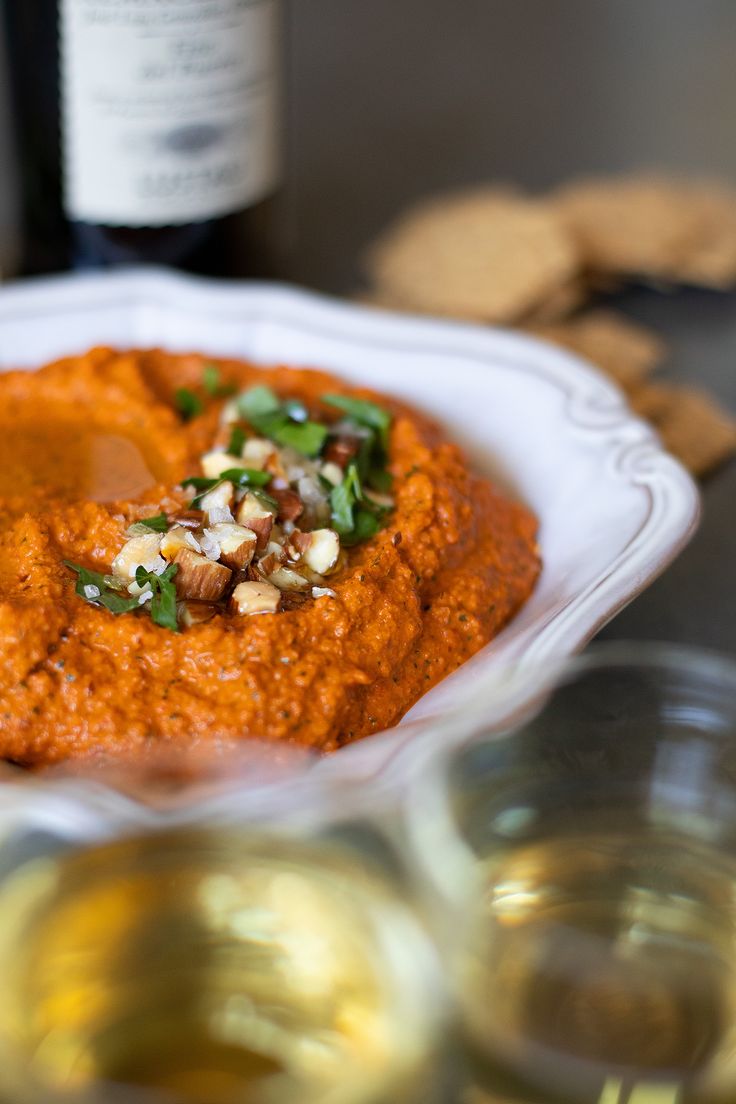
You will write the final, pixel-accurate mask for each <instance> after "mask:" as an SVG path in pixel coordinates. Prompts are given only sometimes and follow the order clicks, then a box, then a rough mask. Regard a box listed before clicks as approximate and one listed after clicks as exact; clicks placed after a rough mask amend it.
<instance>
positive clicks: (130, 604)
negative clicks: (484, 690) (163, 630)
mask: <svg viewBox="0 0 736 1104" xmlns="http://www.w3.org/2000/svg"><path fill="white" fill-rule="evenodd" d="M64 564H65V566H66V567H68V568H70V569H71V570H72V571H75V572H76V574H77V583H76V586H75V587H74V591H75V593H76V594H78V595H79V597H80V598H84V600H85V602H89V603H90V605H93V606H104V608H105V609H107V610H109V611H110V613H115V614H118V613H129V612H130V611H131V610H134V609H136V607H137V606H138V599H137V598H124V597H123V595H122V594H121V593H120V591H121V590H123V589H124V588H125V582H124V580H122V579H116V578H115V577H114V576H112V575H101V574H100V572H99V571H90V570H89V568H87V567H82V565H81V564H76V563H72V561H71V560H64ZM93 591H97V593H94V592H93Z"/></svg>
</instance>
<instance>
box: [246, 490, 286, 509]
mask: <svg viewBox="0 0 736 1104" xmlns="http://www.w3.org/2000/svg"><path fill="white" fill-rule="evenodd" d="M251 493H252V494H254V495H255V496H256V498H257V499H258V501H259V502H260V503H261V505H262V506H265V507H266V509H267V510H274V511H275V512H276V513H278V512H279V509H280V507H279V504H278V502H277V501H276V499H275V498H272V497H271V495H270V494H266V492H265V491H261V490H258V489H255V488H254V489H253V491H252V492H251Z"/></svg>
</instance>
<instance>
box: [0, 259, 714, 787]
mask: <svg viewBox="0 0 736 1104" xmlns="http://www.w3.org/2000/svg"><path fill="white" fill-rule="evenodd" d="M95 344H109V345H113V346H118V347H134V346H138V347H141V346H149V347H150V346H157V345H158V346H165V347H166V348H167V349H170V350H174V351H193V350H197V351H202V352H207V353H210V354H212V355H213V356H217V355H221V356H234V357H245V358H248V359H252V360H254V361H256V362H259V363H263V364H270V363H274V362H281V363H287V364H293V365H302V366H312V367H317V368H323V369H326V370H328V371H330V372H334V373H335V374H336V375H338V376H342V377H344V378H345V379H347V380H350V381H353V382H355V383H358V384H364V385H367V386H369V387H374V388H376V389H377V390H379V391H386V392H388V393H390V394H393V395H396V396H398V397H401V398H402V399H406V400H407V401H409V402H411V403H413V404H415V405H416V406H417V407H420V408H422V409H423V410H426V411H428V412H429V413H430V414H432V415H434V416H435V417H436V418H437V419H438V420H440V421H441V422H442V423H443V424H444V425H445V426H446V427H447V430H448V433H449V434H450V436H452V437H453V438H455V439H456V440H457V441H459V442H460V443H462V444H463V445H464V447H465V448H466V450H467V451H468V452H469V454H470V455H471V456H472V458H473V460H474V462H475V463H476V465H477V467H478V468H479V469H481V470H483V471H486V472H488V473H489V474H491V475H492V476H494V477H495V478H496V479H497V480H499V481H500V482H501V483H503V484H504V485H505V486H506V487H507V488H508V489H509V490H510V491H511V493H513V494H515V495H517V496H518V497H520V498H521V499H523V501H524V502H526V503H527V504H528V505H529V506H530V507H531V508H532V509H533V510H534V511H535V513H536V514H537V516H538V518H539V521H540V531H539V540H540V546H541V554H542V561H543V569H542V574H541V577H540V580H539V583H538V585H537V588H536V590H535V592H534V594H533V595H532V597H531V599H530V600H529V602H528V603H527V605H526V606H525V607H524V608H523V610H522V611H521V613H520V614H519V616H518V617H516V618H515V619H514V620H513V621H512V622H511V623H510V624H509V625H508V626H507V628H506V629H505V630H504V631H503V632H502V633H501V634H500V636H498V637H497V639H496V640H494V641H493V642H492V643H491V644H489V645H488V646H487V647H486V648H484V649H483V650H482V651H481V652H479V653H478V654H477V655H476V656H475V657H474V658H473V659H472V660H470V662H468V663H466V664H464V666H463V667H461V668H460V669H459V670H458V671H456V672H455V673H454V674H452V675H450V676H449V677H448V678H446V679H445V680H444V681H443V682H442V683H441V684H440V685H438V686H436V687H435V688H434V689H433V690H431V691H430V692H429V693H428V694H426V695H425V696H424V697H423V698H422V699H421V701H419V702H418V703H417V704H416V705H415V706H414V708H413V709H412V710H410V712H409V713H408V714H407V716H406V718H405V719H404V721H402V723H401V725H400V726H398V728H397V729H393V730H391V732H389V733H385V734H381V735H379V736H374V737H371V738H370V739H368V740H365V741H361V742H358V743H357V744H356V745H354V746H353V747H351V748H348V749H345V750H343V751H342V752H340V753H338V755H337V756H334V757H333V758H332V760H331V761H330V765H329V767H326V768H325V769H326V772H327V774H328V775H329V776H330V777H335V776H336V775H337V776H346V777H352V778H354V779H359V778H364V777H366V776H370V775H374V774H375V773H376V772H377V771H378V770H380V768H381V766H382V764H384V763H385V761H386V759H387V757H389V758H391V757H393V756H394V755H395V753H396V752H397V750H399V749H402V748H403V747H404V746H405V745H406V744H407V742H412V741H415V740H417V741H419V738H420V735H421V732H422V730H424V729H425V728H426V727H427V723H428V718H430V717H431V716H433V715H436V714H438V713H442V712H445V711H447V710H454V709H458V708H460V707H461V706H462V704H463V702H464V701H465V700H466V699H467V696H468V694H469V693H470V692H471V691H472V692H473V693H474V694H477V692H478V688H479V686H481V685H482V682H483V680H484V679H488V680H490V681H492V679H493V677H494V676H495V675H497V673H498V671H499V669H502V668H503V667H504V666H505V665H506V664H508V663H510V662H518V661H522V662H524V663H527V662H528V663H529V664H530V669H531V668H532V667H536V668H537V669H538V667H539V664H540V663H543V662H545V661H546V660H547V659H549V660H550V661H552V660H555V661H557V660H559V659H560V657H563V656H565V655H569V654H571V653H573V652H574V651H576V650H577V649H579V648H580V647H581V646H582V645H583V644H584V643H585V642H586V641H588V640H589V639H590V638H591V636H593V634H594V633H595V632H596V631H597V630H598V629H599V628H600V627H601V626H602V625H604V624H605V623H606V622H607V621H608V620H609V619H610V618H611V617H612V616H613V615H614V614H615V613H616V612H617V611H618V610H620V609H621V608H622V607H623V606H624V605H626V604H627V603H628V602H630V601H631V599H632V598H634V597H635V596H636V595H637V594H638V593H639V592H640V591H641V590H642V589H643V588H644V587H645V586H646V585H647V584H648V583H649V582H651V580H652V579H653V578H654V577H655V576H657V575H658V574H659V573H660V572H661V571H662V570H663V569H664V568H665V567H666V566H667V564H668V563H669V562H670V561H671V560H672V559H673V557H674V556H675V555H676V554H677V552H678V551H679V550H680V549H681V548H682V547H683V545H684V544H685V543H686V542H687V540H688V538H689V537H690V536H691V534H692V533H693V531H694V529H695V526H696V524H697V520H698V514H699V499H698V493H697V490H696V488H695V486H694V484H693V482H692V480H691V479H690V477H689V476H688V475H687V473H686V472H685V471H684V470H683V468H682V467H681V466H680V465H679V464H678V463H677V462H676V461H675V460H674V459H673V458H672V457H671V456H669V455H668V454H667V453H666V452H664V451H663V449H662V447H661V446H660V444H659V442H658V439H657V437H656V435H655V434H654V432H653V431H652V430H651V428H650V427H649V426H648V425H647V424H646V423H645V422H643V421H641V420H640V419H638V418H636V417H634V416H633V415H632V414H631V412H630V411H629V409H628V407H627V406H626V403H625V401H624V399H623V397H622V395H621V393H620V392H619V391H618V389H617V388H616V387H615V386H614V385H613V384H611V383H610V382H608V381H607V380H606V379H604V378H603V377H601V376H600V375H599V374H598V373H597V372H596V371H594V370H593V369H592V368H591V367H589V366H588V365H586V364H585V363H583V362H582V361H580V360H578V359H577V358H575V357H573V356H571V355H570V354H568V353H566V352H562V351H560V350H558V349H556V348H554V347H552V346H551V345H548V344H545V343H543V342H541V341H537V340H535V339H532V338H529V337H525V336H521V335H519V334H515V333H510V332H505V331H502V330H497V329H490V328H481V327H475V326H468V325H463V324H457V323H452V322H444V321H434V320H428V319H426V318H416V317H408V316H399V315H395V314H390V313H386V312H384V311H380V310H375V309H372V308H365V307H359V306H353V305H348V304H346V303H342V302H338V301H334V300H330V299H327V298H324V297H322V296H319V295H315V294H311V293H307V292H303V291H299V290H295V289H292V288H289V287H284V286H280V285H267V284H220V283H217V282H215V281H206V280H198V279H193V278H190V277H184V276H179V275H174V274H171V273H167V272H163V271H158V270H132V271H127V272H124V273H118V274H113V275H104V276H98V275H95V276H72V277H62V278H58V279H52V280H44V281H38V282H29V283H21V284H16V285H9V286H7V287H5V288H3V289H2V290H1V291H0V369H8V368H27V369H33V368H35V367H37V366H38V365H40V364H43V363H44V362H46V361H48V360H51V359H53V358H55V357H58V356H61V355H65V354H69V353H74V352H81V351H83V350H85V349H87V348H88V347H90V346H92V345H95ZM402 759H405V756H402Z"/></svg>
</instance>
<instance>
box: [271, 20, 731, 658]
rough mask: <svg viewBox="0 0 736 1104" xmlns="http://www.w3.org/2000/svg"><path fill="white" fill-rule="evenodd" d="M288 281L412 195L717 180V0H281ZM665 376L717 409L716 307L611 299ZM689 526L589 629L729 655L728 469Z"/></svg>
mask: <svg viewBox="0 0 736 1104" xmlns="http://www.w3.org/2000/svg"><path fill="white" fill-rule="evenodd" d="M288 61H289V85H290V88H289V120H288V121H289V155H288V174H287V176H288V184H287V188H286V191H285V197H284V200H285V208H286V212H287V218H288V223H289V227H290V231H291V244H292V251H291V258H290V261H289V267H288V273H287V274H288V276H289V277H290V278H291V279H293V280H296V281H298V282H301V283H304V284H307V285H309V286H312V287H315V288H319V289H321V290H324V291H328V292H332V293H336V294H349V293H351V292H352V291H353V290H354V289H355V288H356V287H357V286H358V284H359V280H360V265H359V257H360V254H361V251H362V250H363V248H364V247H365V245H366V244H367V243H368V242H369V241H370V240H371V238H373V237H374V236H375V235H376V234H377V233H378V231H379V230H380V229H381V228H382V226H383V225H384V224H385V223H386V222H387V221H388V220H389V219H390V218H391V217H392V216H393V215H394V214H395V213H396V212H397V210H399V209H400V208H401V207H402V206H404V205H406V204H408V203H410V202H412V201H413V200H414V199H416V198H417V197H419V196H421V195H423V194H425V193H426V192H429V191H433V190H438V189H442V188H445V187H450V186H454V185H460V184H466V183H471V182H476V181H478V180H498V181H507V182H512V183H516V184H519V185H521V186H524V187H526V188H529V189H532V190H542V189H545V188H548V187H550V186H552V185H554V184H556V183H558V182H559V181H562V180H565V179H568V178H570V177H573V176H578V175H580V174H584V173H591V172H596V173H597V172H619V171H626V170H630V169H632V168H638V167H642V166H643V167H652V166H654V167H663V168H666V169H673V170H675V171H679V172H688V173H697V174H701V175H703V174H705V175H709V176H711V175H716V176H720V177H723V178H724V179H726V180H729V181H731V182H733V183H735V184H736V127H735V126H734V119H735V118H736V3H734V0H616V2H615V3H614V2H613V0H369V2H367V0H291V4H290V11H289V26H288ZM618 305H620V306H621V307H622V308H623V309H624V310H626V311H628V312H629V313H630V314H631V315H632V316H633V317H635V318H637V319H640V320H641V321H643V322H646V323H647V324H650V325H652V326H654V327H655V328H657V329H658V330H659V331H660V332H661V333H662V334H663V335H664V336H665V337H666V338H667V340H668V341H669V343H670V345H671V347H672V355H671V358H670V360H669V361H668V364H667V367H666V370H665V376H666V377H667V378H670V379H680V380H691V381H695V382H698V383H700V384H702V385H705V386H707V387H709V388H710V389H711V390H712V391H713V392H714V393H716V394H717V395H718V396H719V397H720V398H721V399H722V400H723V402H725V403H726V404H727V405H728V406H730V408H731V409H732V410H733V411H736V296H730V295H716V294H708V293H705V292H700V293H698V292H687V293H678V294H676V295H660V294H657V293H654V292H648V291H637V292H633V291H632V292H628V293H626V295H624V296H621V297H620V299H619V303H618ZM703 498H704V508H705V509H704V517H703V522H702V525H701V528H700V531H699V533H698V534H697V535H696V537H695V539H694V540H693V542H692V544H691V545H690V547H689V548H688V549H687V550H686V551H685V552H684V553H683V554H682V555H681V556H680V558H679V559H678V560H677V562H676V563H675V564H674V565H673V566H672V567H670V568H669V569H668V570H667V572H666V573H665V574H664V575H663V576H662V578H660V579H659V580H658V581H657V582H656V583H655V584H654V585H653V586H652V587H650V589H649V590H647V591H646V593H644V594H643V595H641V596H640V597H639V598H637V599H636V601H635V602H634V603H633V604H632V605H631V606H630V607H629V608H628V609H627V610H625V611H624V612H623V613H622V614H620V615H619V616H618V617H617V618H616V619H615V620H614V621H613V622H612V623H611V624H610V625H609V626H608V627H607V628H606V629H605V630H604V632H603V634H602V635H603V636H606V637H616V638H629V639H631V638H639V639H655V640H670V641H680V642H689V643H696V644H702V645H706V646H709V647H715V648H720V649H724V650H727V651H736V463H731V464H730V465H729V466H727V467H726V468H724V469H722V470H721V471H720V472H718V473H717V474H716V475H714V476H713V477H711V478H710V479H709V480H708V482H707V483H706V484H705V486H704V488H703Z"/></svg>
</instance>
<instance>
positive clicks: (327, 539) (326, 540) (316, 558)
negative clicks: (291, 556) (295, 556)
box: [303, 529, 340, 575]
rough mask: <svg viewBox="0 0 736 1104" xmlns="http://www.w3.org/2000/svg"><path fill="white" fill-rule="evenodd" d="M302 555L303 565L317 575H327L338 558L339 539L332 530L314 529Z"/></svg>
mask: <svg viewBox="0 0 736 1104" xmlns="http://www.w3.org/2000/svg"><path fill="white" fill-rule="evenodd" d="M309 535H310V537H311V538H312V539H311V541H310V542H309V547H308V548H307V550H306V552H305V553H304V557H303V558H304V563H305V564H306V565H307V567H310V568H311V569H312V571H316V572H317V573H318V574H319V575H327V574H328V572H330V571H331V570H332V569H333V568H334V567H335V565H336V563H337V561H338V558H339V556H340V538H339V537H338V535H337V533H336V532H335V531H334V529H315V530H314V531H313V532H312V533H310V534H309Z"/></svg>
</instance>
